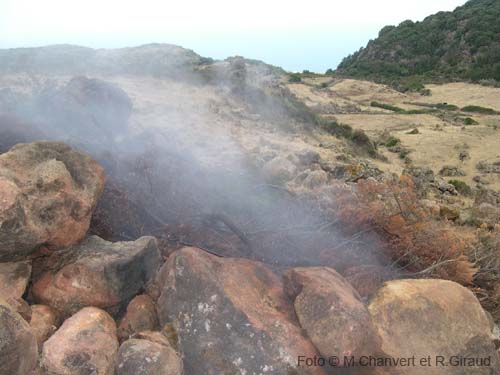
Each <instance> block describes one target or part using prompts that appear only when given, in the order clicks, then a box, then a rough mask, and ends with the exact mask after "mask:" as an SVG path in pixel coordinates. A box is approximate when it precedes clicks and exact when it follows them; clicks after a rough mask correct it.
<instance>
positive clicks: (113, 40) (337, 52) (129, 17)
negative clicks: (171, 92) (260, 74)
mask: <svg viewBox="0 0 500 375" xmlns="http://www.w3.org/2000/svg"><path fill="white" fill-rule="evenodd" d="M464 3H465V0H378V1H373V0H307V1H304V0H300V1H296V0H287V1H282V0H247V1H238V0H205V1H195V0H179V1H169V0H135V1H127V0H85V1H79V0H0V48H12V47H28V46H41V45H47V44H60V43H71V44H79V45H85V46H89V47H96V48H101V47H103V48H112V47H125V46H133V45H138V44H145V43H151V42H162V43H172V44H178V45H181V46H183V47H186V48H189V49H193V50H194V51H195V52H197V53H199V54H201V55H203V56H207V57H213V58H219V59H222V58H226V57H227V56H233V55H242V56H245V57H248V58H254V59H259V60H264V61H266V62H268V63H271V64H275V65H279V66H282V67H284V68H285V69H288V70H293V71H301V70H303V69H308V70H312V71H319V72H323V71H325V70H326V69H327V68H334V67H336V65H337V64H338V63H339V62H340V60H341V59H342V58H343V57H345V56H346V55H348V54H349V53H352V52H354V51H356V50H358V49H359V47H361V46H364V45H365V44H366V43H367V42H368V40H370V39H372V38H375V37H376V36H377V33H378V31H379V30H380V29H381V28H382V27H383V26H385V25H388V24H392V25H394V24H399V23H400V22H401V21H404V20H406V19H412V20H414V21H416V20H422V19H423V18H424V17H426V16H427V15H430V14H432V13H436V12H438V11H440V10H453V9H454V8H455V7H457V6H459V5H462V4H464Z"/></svg>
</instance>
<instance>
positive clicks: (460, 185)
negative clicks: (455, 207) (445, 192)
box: [448, 180, 472, 195]
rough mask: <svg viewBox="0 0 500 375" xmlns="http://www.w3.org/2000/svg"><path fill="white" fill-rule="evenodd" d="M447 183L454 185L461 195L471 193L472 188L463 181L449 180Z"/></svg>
mask: <svg viewBox="0 0 500 375" xmlns="http://www.w3.org/2000/svg"><path fill="white" fill-rule="evenodd" d="M448 183H449V184H452V185H453V186H455V189H457V191H458V192H459V193H460V194H463V195H471V194H472V189H471V188H470V186H469V185H467V184H466V183H465V182H463V181H460V180H449V181H448Z"/></svg>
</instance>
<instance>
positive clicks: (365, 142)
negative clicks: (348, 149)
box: [351, 129, 377, 157]
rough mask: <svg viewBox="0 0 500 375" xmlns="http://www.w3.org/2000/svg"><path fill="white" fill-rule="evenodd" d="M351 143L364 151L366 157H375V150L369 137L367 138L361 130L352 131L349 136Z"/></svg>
mask: <svg viewBox="0 0 500 375" xmlns="http://www.w3.org/2000/svg"><path fill="white" fill-rule="evenodd" d="M351 141H352V142H353V143H354V144H355V145H357V146H359V147H360V148H361V149H363V150H364V151H366V152H367V153H368V155H370V156H371V157H376V156H377V150H376V148H375V145H374V144H373V142H372V141H371V140H370V137H368V136H367V135H366V133H365V132H364V131H363V130H361V129H356V130H354V131H353V132H352V135H351Z"/></svg>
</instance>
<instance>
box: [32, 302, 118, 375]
mask: <svg viewBox="0 0 500 375" xmlns="http://www.w3.org/2000/svg"><path fill="white" fill-rule="evenodd" d="M117 351H118V340H117V338H116V324H115V322H114V320H113V319H112V318H111V316H109V315H108V314H107V313H106V312H105V311H103V310H100V309H98V308H95V307H86V308H83V309H82V310H80V311H79V312H77V313H76V314H75V315H73V316H72V317H71V318H69V319H67V320H66V321H65V322H64V323H63V325H62V326H61V327H60V328H59V329H58V330H57V331H56V333H54V334H53V335H52V337H51V338H49V339H48V340H47V341H46V342H45V344H43V351H42V359H41V366H42V371H45V373H48V374H51V375H84V374H85V375H87V374H99V375H112V374H113V373H114V368H115V356H116V352H117Z"/></svg>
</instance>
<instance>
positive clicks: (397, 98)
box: [291, 79, 500, 190]
mask: <svg viewBox="0 0 500 375" xmlns="http://www.w3.org/2000/svg"><path fill="white" fill-rule="evenodd" d="M317 87H318V85H316V84H315V83H314V81H311V80H309V81H307V82H306V83H305V84H295V85H294V86H293V88H291V89H292V91H293V92H294V93H295V94H296V95H297V96H298V97H299V98H301V99H303V100H305V102H306V104H307V105H309V106H310V107H311V108H313V109H315V110H318V109H319V110H320V111H319V112H320V114H322V115H323V116H324V117H325V118H328V119H332V120H337V121H338V122H340V123H343V124H348V125H350V126H352V127H353V128H354V129H362V130H364V131H365V132H366V133H367V134H368V135H369V136H370V137H371V138H372V139H377V138H379V137H380V135H381V134H382V133H387V132H389V133H390V134H391V135H393V136H395V137H397V138H399V139H400V140H401V145H402V146H403V147H404V148H407V149H409V150H411V153H410V158H411V159H412V161H413V164H414V165H416V166H427V167H430V168H432V169H433V170H434V172H435V173H438V172H439V170H440V169H441V168H442V167H443V166H444V165H453V166H457V167H459V168H461V169H462V170H464V171H465V173H466V176H464V177H458V179H461V180H463V181H465V182H467V183H469V184H471V185H473V184H475V183H474V181H473V177H474V176H477V175H479V174H480V172H479V171H478V170H477V169H476V165H477V163H478V162H479V161H481V160H488V161H490V162H491V161H499V160H500V116H498V115H490V116H485V115H479V114H464V116H465V115H466V116H469V117H472V118H473V119H474V120H476V121H477V122H478V123H479V125H476V126H460V120H457V121H453V118H454V117H455V116H456V115H457V113H452V112H450V113H449V117H450V121H449V122H446V121H444V120H442V119H441V118H440V117H438V116H436V115H433V114H418V115H406V114H397V113H393V112H390V111H386V110H383V109H378V108H373V107H371V106H370V103H371V102H372V101H378V102H381V103H385V104H390V105H394V106H397V107H400V108H404V109H415V108H417V109H425V108H424V107H421V106H416V105H412V104H411V103H427V104H437V103H449V104H454V105H457V106H459V107H460V108H461V107H464V106H466V105H479V106H482V107H488V108H494V109H496V110H499V111H500V89H499V88H491V87H485V86H481V85H474V84H469V83H449V84H444V85H428V86H427V87H428V88H430V89H431V92H432V95H431V96H422V95H420V94H419V93H404V94H403V93H400V92H397V91H395V90H393V89H392V88H390V87H388V86H385V85H380V84H376V83H373V82H367V81H358V80H353V79H344V80H339V81H337V82H335V83H333V84H331V85H330V86H329V88H328V89H326V90H325V89H321V90H319V89H318V88H317ZM325 103H333V104H336V105H337V107H338V108H339V109H340V110H339V111H338V112H336V113H335V112H321V109H322V108H323V107H324V106H325ZM349 105H350V107H349ZM349 109H355V110H352V111H349ZM414 128H417V129H418V130H419V134H408V132H409V131H410V130H412V129H414ZM497 129H498V130H497ZM462 150H466V151H467V152H468V153H469V154H470V159H466V160H464V161H460V159H459V153H460V151H462ZM380 151H381V153H383V154H384V155H385V156H386V157H387V158H388V159H389V162H388V163H384V162H378V161H377V162H375V163H376V164H377V166H378V167H379V168H380V169H382V170H384V171H389V172H394V173H398V174H399V173H401V172H402V170H403V169H404V168H405V162H404V160H402V159H400V158H399V155H398V154H396V153H391V152H389V151H388V150H387V149H386V148H385V147H381V148H380ZM483 180H486V181H488V182H489V183H490V187H492V188H495V189H497V190H500V176H498V175H486V176H483Z"/></svg>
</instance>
